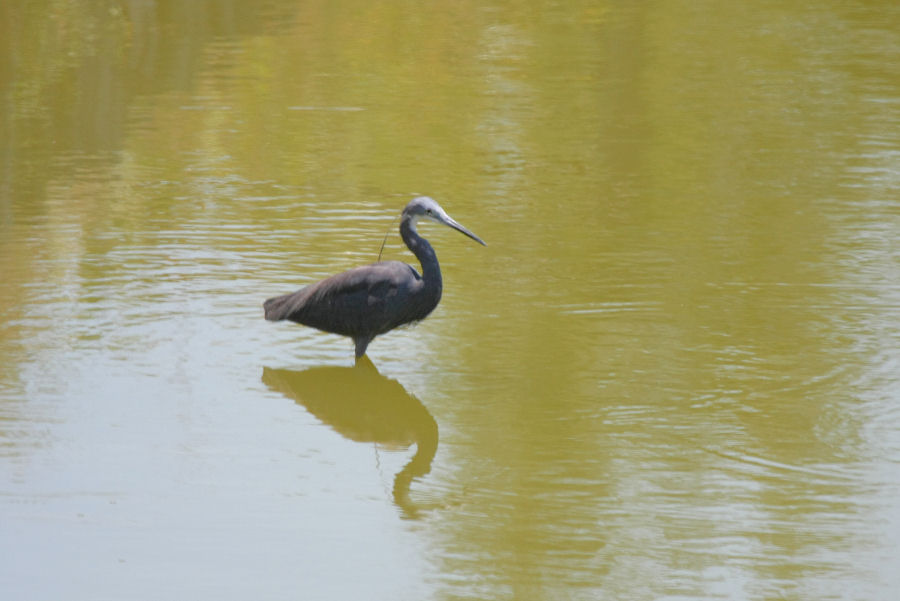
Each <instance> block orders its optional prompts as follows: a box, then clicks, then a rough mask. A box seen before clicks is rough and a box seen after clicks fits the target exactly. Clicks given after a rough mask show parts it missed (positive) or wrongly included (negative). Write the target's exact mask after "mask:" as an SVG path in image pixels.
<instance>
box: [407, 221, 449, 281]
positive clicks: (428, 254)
mask: <svg viewBox="0 0 900 601" xmlns="http://www.w3.org/2000/svg"><path fill="white" fill-rule="evenodd" d="M400 237H401V238H403V242H404V243H406V246H407V248H409V250H411V251H412V253H413V254H414V255H416V258H417V259H418V260H419V263H420V264H421V265H422V279H423V280H425V283H426V285H428V286H434V287H436V290H437V291H438V294H439V295H440V290H441V285H442V284H441V267H440V265H439V264H438V260H437V255H436V254H435V253H434V249H433V248H432V247H431V244H429V243H428V240H426V239H425V238H423V237H422V236H420V235H419V233H418V232H416V227H415V224H412V223H410V222H408V221H403V222H401V223H400Z"/></svg>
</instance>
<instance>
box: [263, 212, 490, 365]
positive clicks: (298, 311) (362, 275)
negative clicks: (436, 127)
mask: <svg viewBox="0 0 900 601" xmlns="http://www.w3.org/2000/svg"><path fill="white" fill-rule="evenodd" d="M421 219H428V220H431V221H436V222H437V223H443V224H444V225H447V226H450V227H452V228H453V229H455V230H457V231H459V232H462V233H463V234H465V235H466V236H468V237H469V238H471V239H473V240H475V241H476V242H478V243H480V244H482V245H484V246H487V245H486V244H485V243H484V241H483V240H482V239H481V238H479V237H478V236H476V235H475V234H473V233H472V232H470V231H469V230H467V229H466V228H464V227H463V226H461V225H460V224H459V223H457V222H456V221H455V220H454V219H453V218H452V217H450V216H449V215H447V213H446V212H445V211H444V209H442V208H441V207H440V205H439V204H438V203H437V202H435V201H434V200H432V199H431V198H428V197H427V196H419V197H418V198H414V199H412V201H410V203H409V204H408V205H406V208H404V209H403V213H402V214H401V216H400V237H401V238H402V239H403V242H404V243H406V246H407V248H409V250H411V251H412V253H413V254H414V255H416V258H417V259H418V260H419V263H421V265H422V275H419V274H418V273H417V272H416V270H415V269H413V267H412V266H411V265H407V264H406V263H402V262H400V261H380V262H378V263H372V264H371V265H366V266H364V267H356V268H355V269H350V270H349V271H345V272H344V273H339V274H337V275H333V276H331V277H330V278H327V279H324V280H322V281H320V282H317V283H315V284H311V285H309V286H307V287H306V288H303V289H302V290H298V291H297V292H294V293H292V294H285V295H284V296H277V297H275V298H270V299H269V300H267V301H266V302H265V303H264V304H263V307H264V308H265V311H266V319H267V320H269V321H281V320H283V319H287V320H289V321H293V322H296V323H299V324H303V325H305V326H310V327H313V328H316V329H319V330H323V331H325V332H331V333H333V334H341V335H342V336H349V337H350V338H352V339H353V343H354V344H355V345H356V359H357V360H358V359H359V358H360V357H362V356H363V355H364V354H365V352H366V347H367V346H368V345H369V343H370V342H372V339H373V338H375V337H376V336H378V335H379V334H384V333H385V332H389V331H390V330H393V329H394V328H396V327H398V326H402V325H404V324H408V323H412V322H416V321H420V320H422V319H425V318H426V317H427V316H428V314H429V313H431V312H432V311H433V310H434V308H435V307H437V304H438V302H439V301H440V300H441V289H442V281H441V267H440V265H438V260H437V255H435V253H434V249H433V248H432V247H431V244H429V243H428V240H426V239H425V238H423V237H422V236H420V235H419V233H418V232H417V231H416V224H417V223H418V222H419V220H421Z"/></svg>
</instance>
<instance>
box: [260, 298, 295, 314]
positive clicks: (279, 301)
mask: <svg viewBox="0 0 900 601" xmlns="http://www.w3.org/2000/svg"><path fill="white" fill-rule="evenodd" d="M292 296H293V295H292V294H285V295H284V296H276V297H274V298H270V299H268V300H267V301H266V302H264V303H263V309H265V311H266V319H267V320H268V321H281V320H282V319H284V318H285V317H287V314H288V313H289V312H290V306H291V303H290V300H291V297H292Z"/></svg>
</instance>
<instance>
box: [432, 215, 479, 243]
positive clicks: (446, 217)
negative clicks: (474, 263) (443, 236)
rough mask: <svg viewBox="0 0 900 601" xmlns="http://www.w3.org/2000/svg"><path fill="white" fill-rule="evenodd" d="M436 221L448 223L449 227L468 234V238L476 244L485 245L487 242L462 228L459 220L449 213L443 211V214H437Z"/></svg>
mask: <svg viewBox="0 0 900 601" xmlns="http://www.w3.org/2000/svg"><path fill="white" fill-rule="evenodd" d="M438 221H439V222H440V223H443V224H444V225H449V226H450V227H452V228H453V229H455V230H456V231H457V232H462V233H463V234H465V235H466V236H468V237H469V238H471V239H472V240H474V241H475V242H477V243H478V244H480V245H482V246H487V243H486V242H485V241H484V240H482V239H481V238H479V237H478V236H476V235H475V234H473V233H472V232H470V231H469V230H467V229H466V228H464V227H463V226H462V225H460V224H459V222H457V221H456V220H455V219H454V218H453V217H451V216H450V215H448V214H446V213H444V214H443V215H440V216H439V218H438Z"/></svg>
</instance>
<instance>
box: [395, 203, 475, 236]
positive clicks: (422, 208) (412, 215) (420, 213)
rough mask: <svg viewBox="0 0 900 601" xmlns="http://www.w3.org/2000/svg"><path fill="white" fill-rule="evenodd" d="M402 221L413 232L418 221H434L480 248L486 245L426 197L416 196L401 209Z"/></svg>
mask: <svg viewBox="0 0 900 601" xmlns="http://www.w3.org/2000/svg"><path fill="white" fill-rule="evenodd" d="M402 218H403V219H404V220H409V224H410V226H411V227H412V229H413V231H415V230H416V223H418V221H419V220H420V219H428V220H430V221H434V222H436V223H442V224H444V225H446V226H449V227H452V228H453V229H455V230H456V231H458V232H462V233H463V234H465V235H466V236H468V237H469V238H471V239H472V240H474V241H475V242H478V243H479V244H481V245H482V246H487V244H486V243H485V242H484V240H482V239H481V238H479V237H478V236H476V235H475V234H473V233H472V232H470V231H469V230H468V229H466V228H464V227H463V226H462V225H460V224H459V223H458V222H457V221H456V220H455V219H453V218H452V217H450V215H448V214H447V212H446V211H444V209H442V208H441V205H439V204H438V203H437V202H436V201H435V200H434V199H433V198H429V197H427V196H418V197H416V198H413V199H412V200H411V201H410V202H409V204H408V205H406V208H405V209H403V217H402Z"/></svg>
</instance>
